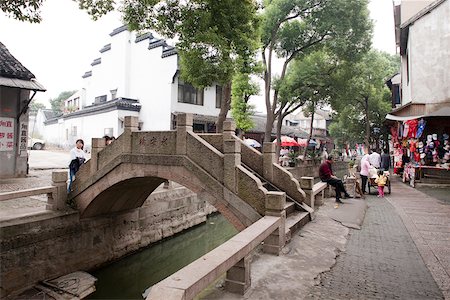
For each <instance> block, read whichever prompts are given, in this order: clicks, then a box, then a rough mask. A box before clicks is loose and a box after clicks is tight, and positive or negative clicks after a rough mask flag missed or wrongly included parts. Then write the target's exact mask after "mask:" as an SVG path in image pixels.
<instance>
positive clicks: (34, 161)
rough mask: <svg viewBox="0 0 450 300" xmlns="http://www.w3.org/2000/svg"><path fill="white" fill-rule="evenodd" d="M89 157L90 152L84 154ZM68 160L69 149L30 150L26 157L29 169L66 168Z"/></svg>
mask: <svg viewBox="0 0 450 300" xmlns="http://www.w3.org/2000/svg"><path fill="white" fill-rule="evenodd" d="M89 158H90V154H86V159H89ZM69 162H70V155H69V151H61V150H30V156H29V159H28V163H29V165H30V170H33V169H35V170H46V169H67V168H68V167H69Z"/></svg>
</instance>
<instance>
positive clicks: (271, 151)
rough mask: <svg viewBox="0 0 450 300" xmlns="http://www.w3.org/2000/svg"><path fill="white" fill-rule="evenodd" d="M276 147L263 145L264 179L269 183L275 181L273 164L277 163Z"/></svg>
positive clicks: (268, 143) (270, 144) (266, 143)
mask: <svg viewBox="0 0 450 300" xmlns="http://www.w3.org/2000/svg"><path fill="white" fill-rule="evenodd" d="M275 146H276V145H275V144H274V143H270V142H264V143H263V149H262V150H263V153H262V155H263V173H264V178H267V179H268V180H269V181H272V179H273V164H274V163H276V155H275V149H276V148H275Z"/></svg>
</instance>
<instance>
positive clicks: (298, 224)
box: [285, 211, 311, 243]
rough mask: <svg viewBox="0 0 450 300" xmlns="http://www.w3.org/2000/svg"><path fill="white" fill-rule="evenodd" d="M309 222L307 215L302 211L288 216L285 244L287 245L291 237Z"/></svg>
mask: <svg viewBox="0 0 450 300" xmlns="http://www.w3.org/2000/svg"><path fill="white" fill-rule="evenodd" d="M310 220H311V219H310V215H309V213H308V212H304V211H296V212H295V213H293V214H291V215H289V216H288V217H287V218H286V225H285V233H286V243H289V242H290V241H291V237H292V235H293V234H294V233H295V232H297V231H298V230H300V228H302V227H303V226H305V225H306V224H307V223H308V222H309V221H310Z"/></svg>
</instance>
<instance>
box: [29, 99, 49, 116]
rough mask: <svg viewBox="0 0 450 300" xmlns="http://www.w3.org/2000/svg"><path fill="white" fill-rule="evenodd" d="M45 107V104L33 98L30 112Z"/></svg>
mask: <svg viewBox="0 0 450 300" xmlns="http://www.w3.org/2000/svg"><path fill="white" fill-rule="evenodd" d="M44 108H45V105H44V104H42V103H39V102H36V100H35V99H33V100H31V103H30V106H29V109H30V112H33V113H36V112H37V111H38V110H40V109H44Z"/></svg>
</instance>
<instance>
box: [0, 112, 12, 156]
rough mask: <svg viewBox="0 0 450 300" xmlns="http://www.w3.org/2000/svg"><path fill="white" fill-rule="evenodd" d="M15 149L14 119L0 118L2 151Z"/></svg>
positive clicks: (0, 149) (0, 145) (0, 146)
mask: <svg viewBox="0 0 450 300" xmlns="http://www.w3.org/2000/svg"><path fill="white" fill-rule="evenodd" d="M13 150H14V119H13V118H0V151H13Z"/></svg>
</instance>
